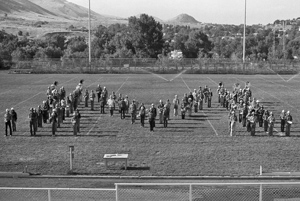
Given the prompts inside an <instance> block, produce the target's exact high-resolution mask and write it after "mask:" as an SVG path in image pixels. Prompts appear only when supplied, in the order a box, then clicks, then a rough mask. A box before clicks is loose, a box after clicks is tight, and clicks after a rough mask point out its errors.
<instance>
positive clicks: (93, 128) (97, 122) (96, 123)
mask: <svg viewBox="0 0 300 201" xmlns="http://www.w3.org/2000/svg"><path fill="white" fill-rule="evenodd" d="M100 119H101V116H100V117H98V118H97V121H96V122H95V124H94V126H93V127H92V128H91V129H90V130H89V132H88V133H87V135H89V134H90V133H91V131H92V130H94V128H95V126H96V125H97V123H98V122H99V120H100Z"/></svg>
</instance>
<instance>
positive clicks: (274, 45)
mask: <svg viewBox="0 0 300 201" xmlns="http://www.w3.org/2000/svg"><path fill="white" fill-rule="evenodd" d="M273 31H274V40H273V59H275V51H276V28H275V27H274V28H273Z"/></svg>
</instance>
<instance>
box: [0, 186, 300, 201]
mask: <svg viewBox="0 0 300 201" xmlns="http://www.w3.org/2000/svg"><path fill="white" fill-rule="evenodd" d="M0 200H1V201H2V200H3V201H4V200H5V201H19V200H20V201H27V200H28V201H29V200H30V201H35V200H37V201H43V200H45V201H58V200H63V201H68V200H70V201H77V200H84V201H89V200H101V201H142V200H143V201H146V200H151V201H177V200H178V201H179V200H180V201H201V200H208V201H219V200H220V201H224V200H225V201H226V200H230V201H232V200H234V201H235V200H236V201H248V200H249V201H252V200H255V201H271V200H272V201H275V200H276V201H284V200H289V201H290V200H293V201H296V200H300V182H274V183H273V182H258V183H255V182H253V183H248V182H244V183H116V184H115V188H114V189H96V188H95V189H94V188H9V187H0Z"/></svg>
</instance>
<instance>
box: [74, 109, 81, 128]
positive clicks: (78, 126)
mask: <svg viewBox="0 0 300 201" xmlns="http://www.w3.org/2000/svg"><path fill="white" fill-rule="evenodd" d="M75 119H76V125H77V132H78V133H80V119H81V114H80V112H79V110H78V109H77V110H76V112H75Z"/></svg>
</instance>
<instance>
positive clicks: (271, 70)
mask: <svg viewBox="0 0 300 201" xmlns="http://www.w3.org/2000/svg"><path fill="white" fill-rule="evenodd" d="M267 69H269V70H271V71H272V72H274V73H275V74H276V75H277V76H278V77H280V78H281V79H282V80H283V81H285V82H286V80H285V79H284V78H283V77H282V76H281V75H279V74H278V73H276V72H275V71H274V70H272V69H271V68H267Z"/></svg>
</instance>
